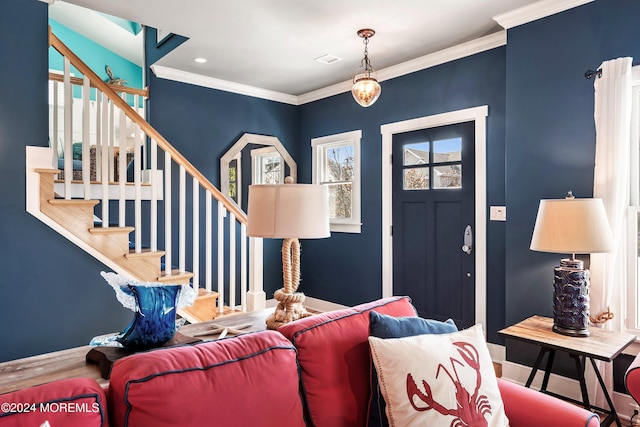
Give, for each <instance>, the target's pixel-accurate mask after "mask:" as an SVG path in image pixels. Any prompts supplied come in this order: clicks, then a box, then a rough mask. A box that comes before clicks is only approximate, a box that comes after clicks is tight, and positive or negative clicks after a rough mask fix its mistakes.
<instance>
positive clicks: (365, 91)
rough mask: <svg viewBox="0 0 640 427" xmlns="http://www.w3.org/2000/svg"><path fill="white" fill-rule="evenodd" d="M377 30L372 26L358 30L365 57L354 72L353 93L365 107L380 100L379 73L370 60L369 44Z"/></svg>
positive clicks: (354, 97) (357, 100)
mask: <svg viewBox="0 0 640 427" xmlns="http://www.w3.org/2000/svg"><path fill="white" fill-rule="evenodd" d="M375 33H376V32H375V31H374V30H372V29H370V28H365V29H362V30H360V31H358V36H359V37H362V38H363V39H364V40H363V41H364V58H362V61H360V67H359V68H358V69H357V70H356V71H355V73H354V74H353V86H352V87H351V93H352V94H353V99H355V100H356V102H357V103H358V104H360V105H362V106H363V107H368V106H370V105H373V103H374V102H376V101H377V100H378V97H379V96H380V92H381V91H382V89H381V88H380V84H379V83H378V73H376V70H374V69H373V67H372V66H371V62H370V61H369V51H368V49H367V45H368V44H369V39H370V38H371V37H373V35H374V34H375Z"/></svg>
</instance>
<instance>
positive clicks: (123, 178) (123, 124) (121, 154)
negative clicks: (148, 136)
mask: <svg viewBox="0 0 640 427" xmlns="http://www.w3.org/2000/svg"><path fill="white" fill-rule="evenodd" d="M122 99H124V100H126V99H127V95H126V94H124V93H123V94H122ZM118 115H119V116H120V117H119V118H120V123H119V126H120V135H119V138H118V139H119V141H118V147H119V149H118V188H119V193H120V194H119V196H120V197H119V201H118V225H119V226H120V227H124V226H125V225H126V219H127V218H126V215H127V198H126V195H127V194H126V191H127V188H126V184H127V120H126V119H127V116H126V115H125V114H124V111H122V110H120V109H118Z"/></svg>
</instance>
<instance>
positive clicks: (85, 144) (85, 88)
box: [82, 79, 91, 200]
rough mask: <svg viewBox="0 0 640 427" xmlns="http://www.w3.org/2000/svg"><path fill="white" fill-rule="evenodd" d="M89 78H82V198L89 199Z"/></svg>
mask: <svg viewBox="0 0 640 427" xmlns="http://www.w3.org/2000/svg"><path fill="white" fill-rule="evenodd" d="M90 83H91V82H90V81H89V79H83V80H82V103H83V107H82V184H83V193H84V199H85V200H89V199H91V154H90V151H89V146H90V145H91V137H90V134H91V132H90V131H91V116H90V114H91V85H90Z"/></svg>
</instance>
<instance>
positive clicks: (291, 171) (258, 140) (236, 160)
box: [220, 133, 298, 212]
mask: <svg viewBox="0 0 640 427" xmlns="http://www.w3.org/2000/svg"><path fill="white" fill-rule="evenodd" d="M297 172H298V170H297V165H296V162H295V161H294V160H293V157H291V155H290V154H289V152H287V150H286V149H285V148H284V146H283V145H282V143H281V142H280V140H279V139H278V138H276V137H275V136H266V135H256V134H252V133H245V134H244V135H242V136H241V137H240V139H238V141H237V142H236V143H235V144H233V146H232V147H231V148H230V149H229V150H228V151H227V152H226V153H225V154H224V155H223V156H222V157H221V158H220V190H221V191H222V194H224V195H226V196H227V197H229V198H230V199H231V200H233V201H234V202H236V204H237V205H238V206H240V208H242V210H243V211H245V212H246V211H247V195H248V193H249V192H248V188H249V185H250V184H284V178H285V177H287V176H291V177H292V178H293V180H294V182H296V181H297Z"/></svg>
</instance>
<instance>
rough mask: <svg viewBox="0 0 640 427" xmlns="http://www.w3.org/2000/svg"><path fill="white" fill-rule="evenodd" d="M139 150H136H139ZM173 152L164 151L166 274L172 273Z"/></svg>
mask: <svg viewBox="0 0 640 427" xmlns="http://www.w3.org/2000/svg"><path fill="white" fill-rule="evenodd" d="M138 151H139V150H136V152H138ZM171 243H172V242H171V154H169V153H168V152H166V151H165V152H164V250H165V252H166V255H165V258H164V263H165V266H164V268H165V274H166V275H169V274H171V263H172V262H173V260H172V254H173V250H172V248H171Z"/></svg>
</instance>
